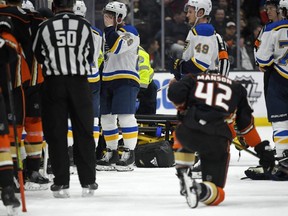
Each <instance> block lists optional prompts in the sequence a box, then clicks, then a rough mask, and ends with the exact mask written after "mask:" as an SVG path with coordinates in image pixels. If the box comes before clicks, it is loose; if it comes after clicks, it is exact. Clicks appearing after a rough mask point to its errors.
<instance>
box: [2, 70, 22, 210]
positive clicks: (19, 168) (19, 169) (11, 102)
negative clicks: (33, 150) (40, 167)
mask: <svg viewBox="0 0 288 216" xmlns="http://www.w3.org/2000/svg"><path fill="white" fill-rule="evenodd" d="M6 74H7V86H8V96H9V105H10V110H11V114H12V125H13V131H14V143H15V147H16V155H17V157H16V160H17V173H18V180H19V185H20V193H21V201H22V212H27V209H26V201H25V194H24V180H23V163H22V159H21V152H20V147H19V143H18V135H17V127H16V115H15V106H14V97H13V87H12V81H11V73H10V65H9V64H6Z"/></svg>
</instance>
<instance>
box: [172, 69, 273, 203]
mask: <svg viewBox="0 0 288 216" xmlns="http://www.w3.org/2000/svg"><path fill="white" fill-rule="evenodd" d="M168 98H169V99H170V100H171V101H172V102H173V103H174V105H175V107H176V109H177V110H178V118H179V120H180V124H179V125H178V126H177V128H176V137H177V139H178V141H179V142H180V143H181V145H182V146H183V149H186V150H187V151H186V152H185V151H179V152H176V153H175V161H176V170H177V176H178V178H179V179H180V185H181V191H180V193H181V194H182V195H186V196H187V197H188V198H187V201H188V203H190V204H189V205H190V207H196V206H197V200H198V198H199V200H200V201H201V202H203V203H204V204H206V205H218V204H220V203H221V202H222V201H223V200H224V198H225V192H224V190H223V189H224V186H225V181H226V175H227V169H228V165H229V157H230V153H229V147H230V143H231V141H232V139H233V138H234V136H235V134H233V133H234V129H233V130H231V129H230V123H231V122H234V121H235V122H236V124H237V128H238V130H239V131H240V133H241V134H242V136H243V137H244V138H245V140H246V141H247V143H248V144H249V145H250V146H252V147H254V149H255V151H256V152H257V155H258V156H259V158H260V164H261V165H262V166H263V167H265V168H267V169H269V168H272V167H273V166H274V155H273V151H272V150H271V148H270V146H269V142H268V141H263V142H261V140H260V137H259V135H258V133H257V131H256V129H255V126H254V119H253V116H252V112H253V110H252V109H251V107H250V106H249V103H248V101H247V92H246V89H245V88H244V87H243V86H242V85H241V84H240V83H237V82H235V81H232V80H230V79H229V78H227V77H224V76H221V75H218V74H213V73H211V74H209V73H200V74H197V75H192V74H190V75H187V76H184V77H183V78H182V79H181V80H180V81H178V82H174V83H172V84H171V85H170V86H169V88H168ZM196 151H197V152H198V153H199V154H200V158H201V168H202V180H203V182H201V183H196V182H195V181H194V182H191V178H189V175H190V172H189V169H190V166H192V165H193V163H194V158H195V155H194V154H193V153H195V152H196ZM189 185H190V186H189ZM190 187H191V188H190ZM190 189H192V190H191V191H192V193H194V195H195V196H196V198H195V199H194V201H193V198H194V195H192V194H191V191H190ZM191 197H192V198H191ZM197 197H198V198H197Z"/></svg>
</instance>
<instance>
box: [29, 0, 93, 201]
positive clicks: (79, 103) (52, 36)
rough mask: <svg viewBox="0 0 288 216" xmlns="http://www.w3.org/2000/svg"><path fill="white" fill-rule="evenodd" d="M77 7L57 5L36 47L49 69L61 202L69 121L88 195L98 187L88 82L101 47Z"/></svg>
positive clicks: (46, 108)
mask: <svg viewBox="0 0 288 216" xmlns="http://www.w3.org/2000/svg"><path fill="white" fill-rule="evenodd" d="M73 3H74V0H54V1H53V9H54V12H55V16H54V17H53V18H50V19H49V20H47V21H46V22H43V23H42V24H41V25H40V27H39V30H38V32H37V35H36V37H35V40H34V44H33V50H34V52H35V56H36V58H37V60H38V62H39V63H41V64H43V75H44V83H43V88H42V103H43V110H42V119H43V131H44V136H45V139H46V141H47V143H48V148H49V158H50V160H51V166H52V171H53V174H54V176H55V178H54V184H53V185H52V186H51V190H52V191H53V194H54V196H55V197H60V198H66V197H69V180H70V173H69V156H68V141H67V131H68V116H70V119H71V123H72V131H73V139H74V144H73V152H74V160H75V164H76V166H77V171H78V174H79V180H80V184H81V186H82V188H83V193H82V195H83V196H86V195H89V194H93V193H94V190H96V189H97V187H98V185H97V183H95V175H96V173H95V172H96V171H95V163H96V161H95V160H96V159H95V142H94V138H93V109H92V95H91V90H90V87H89V83H88V81H87V75H90V74H91V73H92V69H91V66H90V65H91V63H93V61H94V59H95V58H94V53H95V52H94V51H95V50H94V49H95V47H96V44H95V42H94V40H93V33H92V31H91V26H90V23H89V22H88V21H86V20H85V19H83V18H81V17H79V16H76V15H74V13H73Z"/></svg>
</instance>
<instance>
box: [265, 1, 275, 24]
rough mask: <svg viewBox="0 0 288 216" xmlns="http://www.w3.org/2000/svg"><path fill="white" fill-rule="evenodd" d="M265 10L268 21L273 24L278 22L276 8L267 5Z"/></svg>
mask: <svg viewBox="0 0 288 216" xmlns="http://www.w3.org/2000/svg"><path fill="white" fill-rule="evenodd" d="M265 10H266V13H267V16H268V18H269V20H271V21H273V22H275V21H278V13H277V8H276V7H275V6H274V5H267V6H266V7H265Z"/></svg>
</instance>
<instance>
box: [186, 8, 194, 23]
mask: <svg viewBox="0 0 288 216" xmlns="http://www.w3.org/2000/svg"><path fill="white" fill-rule="evenodd" d="M186 17H187V18H188V22H189V24H192V25H193V24H194V23H195V21H196V12H195V8H194V7H191V6H188V8H187V14H186Z"/></svg>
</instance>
